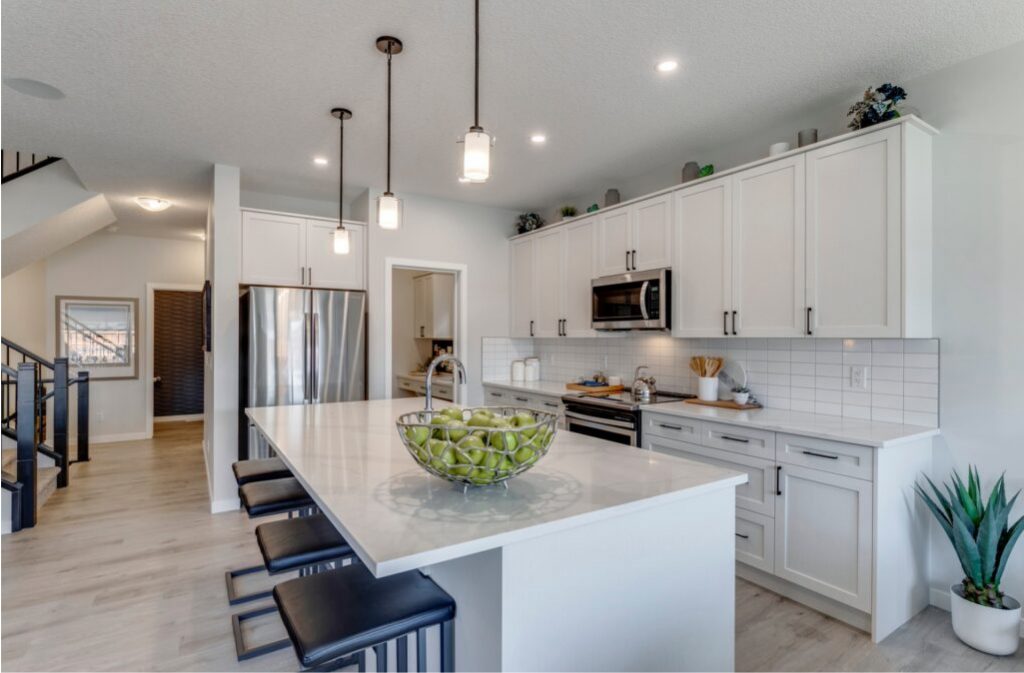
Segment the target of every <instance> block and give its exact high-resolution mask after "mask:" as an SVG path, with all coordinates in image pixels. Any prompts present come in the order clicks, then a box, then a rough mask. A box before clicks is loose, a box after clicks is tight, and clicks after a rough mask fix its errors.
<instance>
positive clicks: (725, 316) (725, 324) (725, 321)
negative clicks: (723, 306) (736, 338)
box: [722, 311, 729, 336]
mask: <svg viewBox="0 0 1024 673" xmlns="http://www.w3.org/2000/svg"><path fill="white" fill-rule="evenodd" d="M722 334H724V335H725V336H729V312H728V311H722Z"/></svg>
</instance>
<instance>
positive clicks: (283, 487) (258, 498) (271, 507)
mask: <svg viewBox="0 0 1024 673" xmlns="http://www.w3.org/2000/svg"><path fill="white" fill-rule="evenodd" d="M238 496H239V497H240V498H241V500H242V506H243V507H245V511H246V512H247V513H248V514H249V516H250V517H257V516H268V515H271V514H281V513H284V512H291V511H293V510H297V509H303V508H305V507H313V506H314V503H313V499H312V498H311V497H309V493H306V489H304V488H303V487H302V484H300V483H299V480H298V479H296V478H295V477H286V478H284V479H268V480H266V481H252V482H249V483H248V484H243V485H242V486H241V487H240V488H239V489H238Z"/></svg>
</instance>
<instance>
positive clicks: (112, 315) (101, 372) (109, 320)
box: [57, 297, 138, 379]
mask: <svg viewBox="0 0 1024 673" xmlns="http://www.w3.org/2000/svg"><path fill="white" fill-rule="evenodd" d="M137 308H138V300H137V299H134V298H126V299H116V298H106V297H57V355H58V357H66V358H67V359H68V365H69V366H70V367H71V368H73V369H78V370H85V371H88V372H89V375H90V376H91V377H92V378H94V379H125V378H131V379H133V378H137V376H138V367H137V365H138V362H137V350H138V339H137V336H138V335H137V333H138V322H137Z"/></svg>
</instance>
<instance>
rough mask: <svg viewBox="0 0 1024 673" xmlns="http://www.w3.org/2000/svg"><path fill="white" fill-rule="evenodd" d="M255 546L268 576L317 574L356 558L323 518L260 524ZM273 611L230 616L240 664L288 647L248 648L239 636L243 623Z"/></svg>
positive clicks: (271, 608) (265, 594)
mask: <svg viewBox="0 0 1024 673" xmlns="http://www.w3.org/2000/svg"><path fill="white" fill-rule="evenodd" d="M256 542H257V543H258V544H259V547H260V553H261V554H262V555H263V567H264V568H266V571H267V572H268V573H269V574H271V575H277V574H280V573H286V572H290V571H292V570H298V571H299V572H300V573H304V572H306V571H312V572H316V571H317V570H319V569H320V568H321V567H323V566H324V564H327V563H342V562H344V561H345V560H348V559H353V560H354V558H355V553H354V552H353V551H352V547H351V546H350V545H349V544H348V542H347V541H346V540H345V538H344V537H342V535H341V533H339V532H338V531H337V529H336V528H335V527H334V524H332V523H331V522H330V520H329V519H328V518H327V517H326V516H324V515H323V514H314V515H313V516H307V517H300V518H297V519H283V520H281V521H271V522H269V523H264V524H260V525H259V526H257V527H256ZM231 591H232V584H231V582H230V580H228V592H229V595H230V593H231ZM270 593H271V592H269V591H266V592H262V593H259V594H251V595H249V596H245V597H243V598H242V600H240V601H238V602H243V601H247V600H254V599H255V598H264V597H268V596H270ZM276 610H277V607H276V606H274V605H271V606H268V607H262V608H257V609H255V610H251V611H249V612H242V613H239V614H236V615H232V617H231V627H232V631H233V632H234V635H235V654H236V655H237V656H238V660H239V661H244V660H246V659H251V658H253V657H257V656H260V655H261V654H266V653H268V652H273V651H275V650H279V649H282V648H285V647H288V643H289V641H288V640H287V639H284V640H278V641H274V642H271V643H267V644H265V645H259V646H256V647H249V646H247V645H246V643H245V639H244V637H243V635H242V622H244V621H246V620H248V619H253V618H254V617H259V616H261V615H266V614H269V613H271V612H275V611H276Z"/></svg>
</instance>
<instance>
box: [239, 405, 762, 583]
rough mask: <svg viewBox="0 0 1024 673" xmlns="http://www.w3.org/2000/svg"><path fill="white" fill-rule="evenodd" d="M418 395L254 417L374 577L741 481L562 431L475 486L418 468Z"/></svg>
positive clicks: (261, 411)
mask: <svg viewBox="0 0 1024 673" xmlns="http://www.w3.org/2000/svg"><path fill="white" fill-rule="evenodd" d="M423 402H424V401H423V399H422V398H403V399H392V400H374V401H369V402H340V403H335V404H316V405H292V406H282V407H263V408H257V409H247V410H246V414H247V415H248V416H249V418H250V419H251V420H252V422H253V423H254V424H255V425H256V427H257V428H258V430H259V431H260V432H261V433H262V434H263V435H264V436H265V437H266V438H267V440H268V441H269V443H270V444H271V446H273V448H274V449H275V450H276V451H277V453H278V455H280V456H281V458H282V459H283V460H284V462H285V463H286V464H287V465H288V467H289V468H291V470H292V472H293V473H294V474H295V476H296V477H297V478H298V479H299V481H300V482H302V484H303V485H304V486H305V487H306V489H307V490H308V491H309V493H310V495H311V496H312V497H313V499H314V500H315V501H316V502H317V504H318V505H319V506H320V508H321V510H322V511H323V512H324V513H325V514H326V515H327V516H328V517H329V518H330V519H331V521H332V522H333V523H334V524H335V526H337V527H338V529H339V530H340V531H341V532H342V534H343V535H344V536H345V538H346V539H347V540H348V541H349V543H350V544H351V545H352V547H353V549H354V550H355V551H356V553H357V554H358V555H359V557H360V559H362V561H363V562H364V563H365V564H366V565H367V567H368V568H369V569H370V570H371V571H372V572H373V573H374V574H375V575H376V576H378V577H382V576H385V575H390V574H393V573H398V572H403V571H406V570H411V569H413V568H420V567H424V566H427V565H431V564H434V563H440V562H443V561H447V560H451V559H454V558H459V557H462V556H467V555H469V554H474V553H477V552H481V551H485V550H488V549H494V548H497V547H501V546H504V545H505V544H509V543H512V542H515V541H517V540H523V539H528V538H531V537H538V536H541V535H550V534H557V532H558V531H560V530H565V529H568V528H574V527H577V526H583V525H586V524H587V523H590V522H594V521H598V520H601V519H606V518H610V517H614V516H618V515H621V514H626V513H630V512H636V511H639V510H642V509H644V508H649V507H657V506H658V505H659V504H663V503H668V502H672V501H677V500H682V499H686V498H688V497H691V496H696V495H699V494H703V493H707V492H709V491H712V490H717V489H723V488H734V487H735V486H737V485H739V484H743V483H745V482H746V481H747V476H746V475H745V474H741V473H737V472H733V471H731V470H726V469H723V468H719V467H715V466H712V465H705V464H702V463H697V462H692V461H688V460H683V459H681V458H676V457H673V456H666V455H662V454H657V453H653V452H650V451H642V450H639V449H635V448H631V447H625V446H622V445H621V444H615V443H611V442H606V441H604V440H600V439H595V438H593V437H588V436H586V435H580V434H576V433H570V432H565V431H560V432H558V434H557V435H556V436H555V440H554V442H553V444H552V445H551V448H550V449H549V451H548V454H547V456H545V457H544V458H543V459H541V460H540V461H539V462H538V463H537V464H536V465H535V466H534V467H533V469H531V470H530V471H528V472H526V473H524V474H521V475H519V476H518V477H515V478H513V479H512V480H510V481H509V486H508V489H507V490H506V489H505V488H503V487H501V486H497V487H495V486H491V487H483V488H477V489H472V488H471V489H469V490H468V491H467V492H466V493H463V490H462V488H461V487H459V486H456V485H454V484H451V483H449V482H446V481H444V480H442V479H439V478H437V477H434V476H432V475H430V474H428V473H427V472H426V471H424V470H423V469H422V468H420V466H419V465H417V464H416V463H415V461H414V460H413V458H412V456H410V455H409V453H408V452H407V450H406V448H405V446H404V444H403V443H402V441H401V439H400V438H399V436H398V431H397V429H396V427H395V421H396V419H397V418H398V416H399V415H401V414H403V413H408V412H412V411H417V410H419V409H422V408H423Z"/></svg>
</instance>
